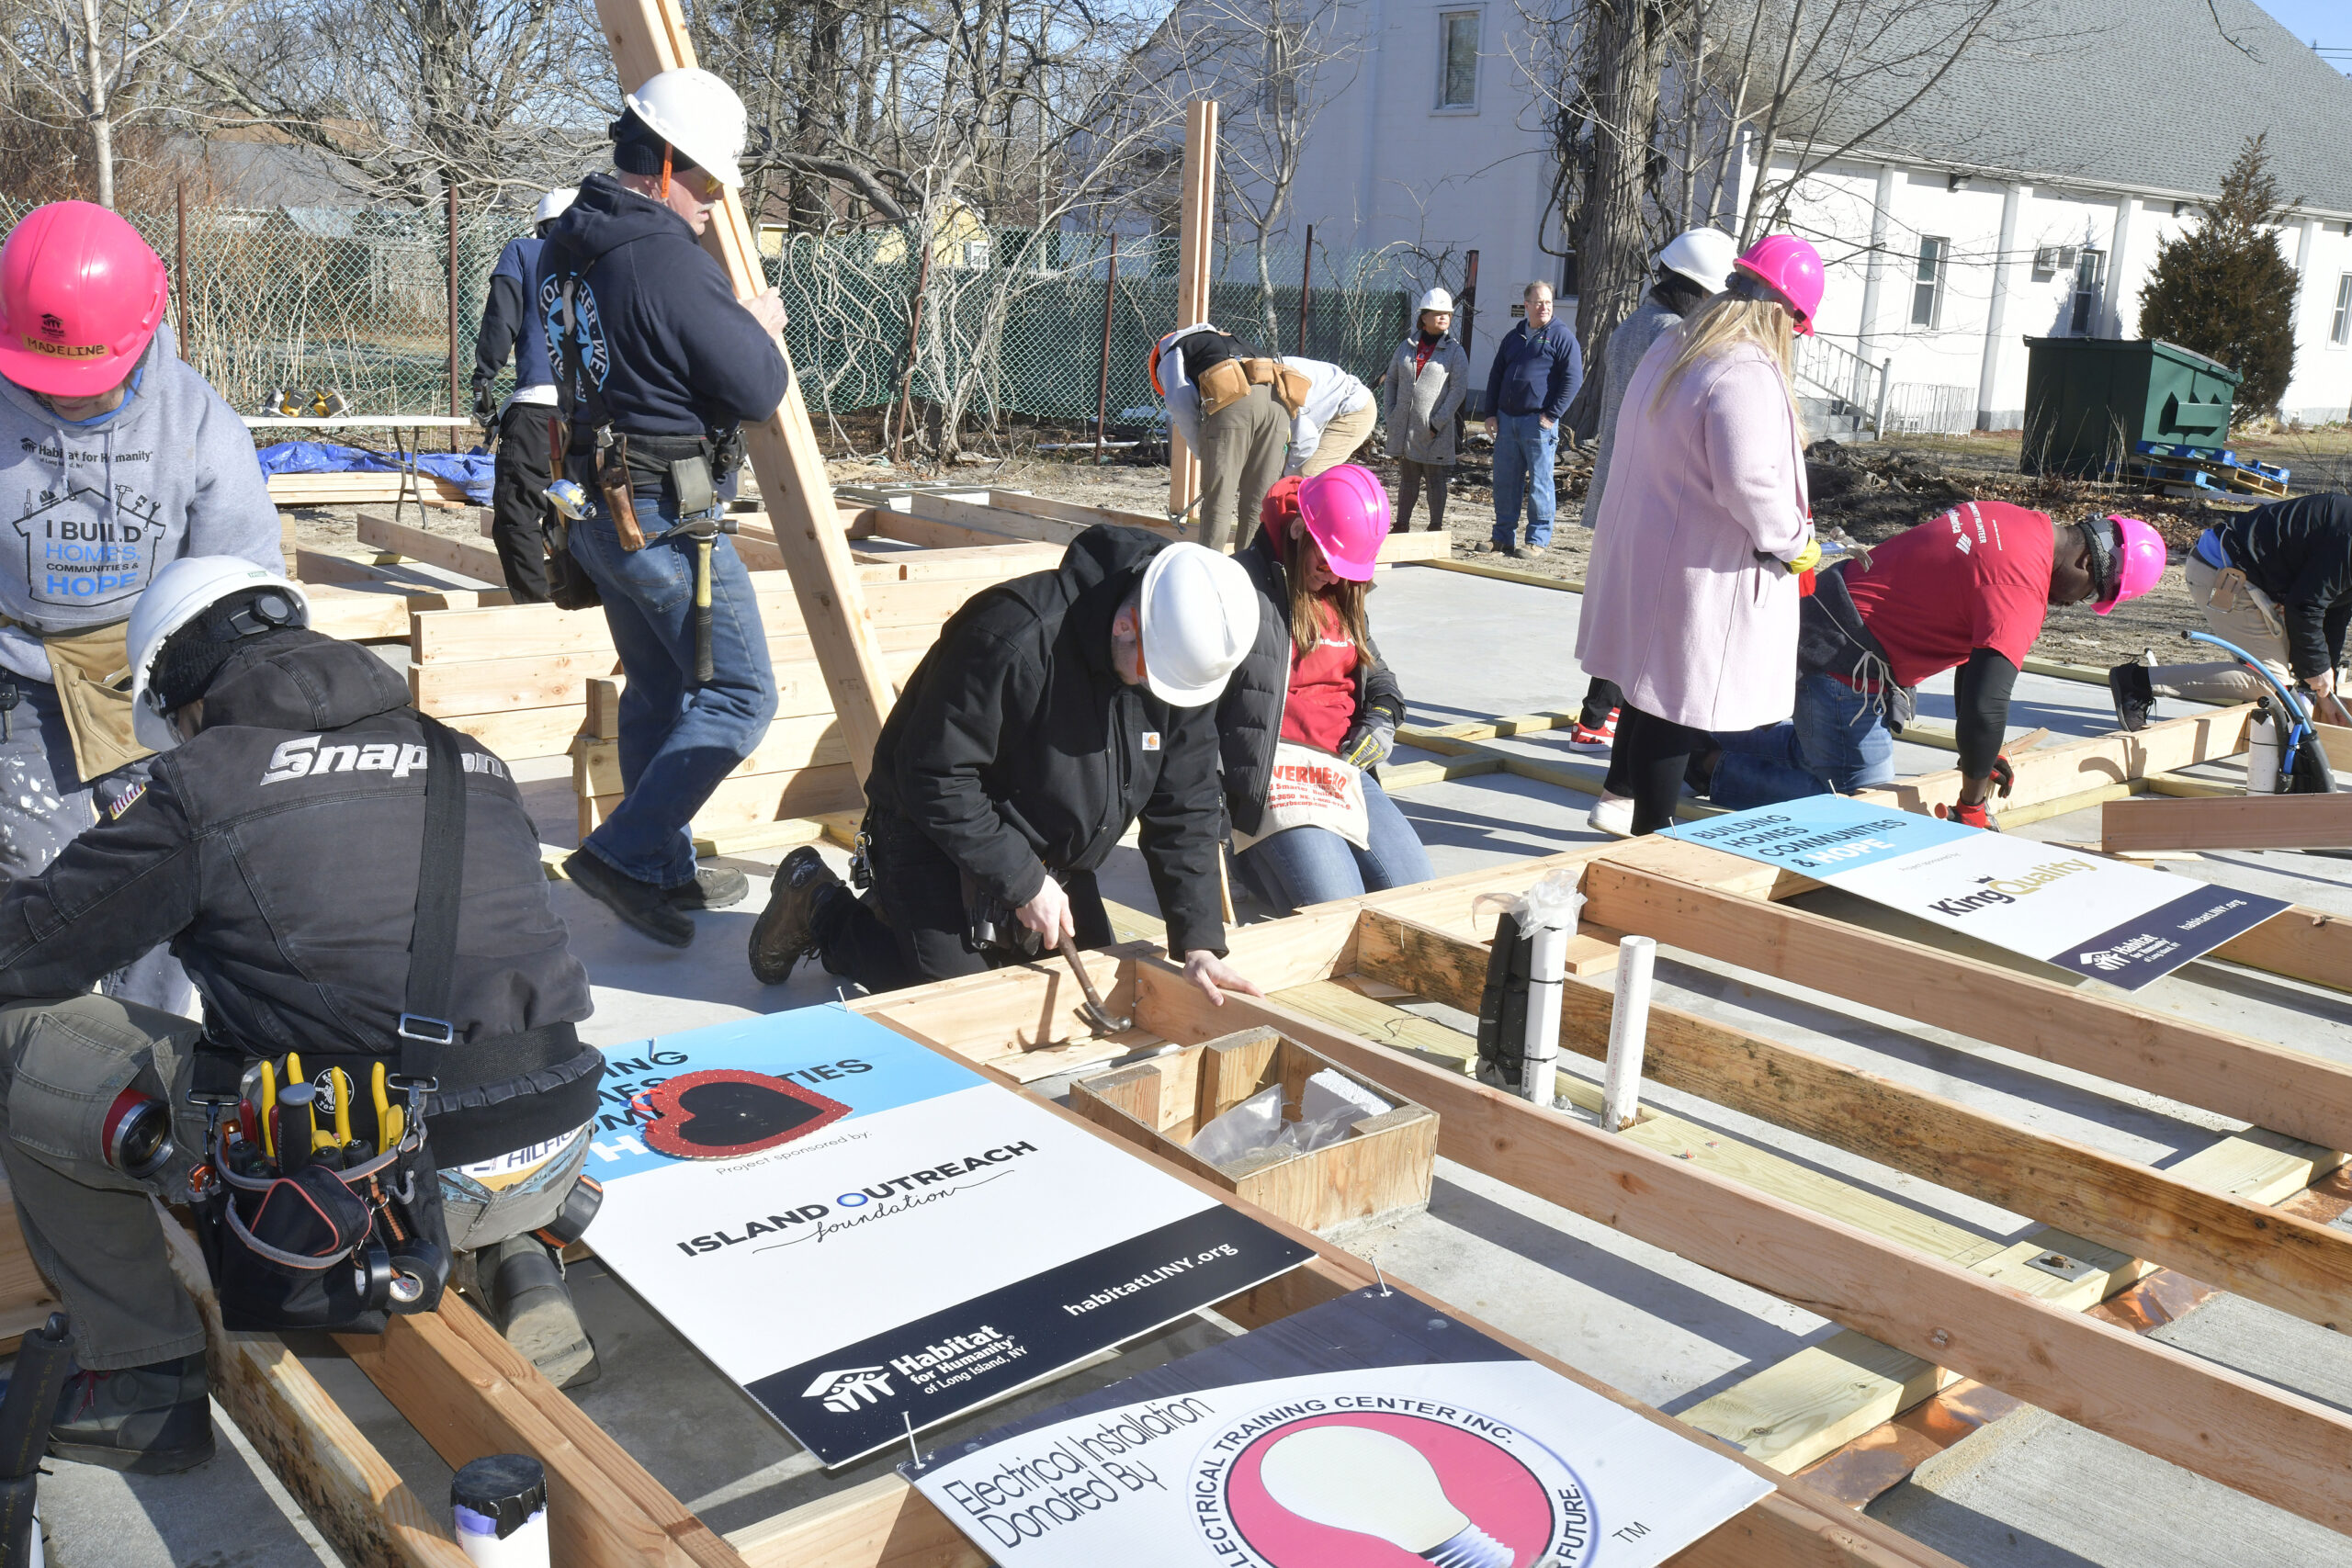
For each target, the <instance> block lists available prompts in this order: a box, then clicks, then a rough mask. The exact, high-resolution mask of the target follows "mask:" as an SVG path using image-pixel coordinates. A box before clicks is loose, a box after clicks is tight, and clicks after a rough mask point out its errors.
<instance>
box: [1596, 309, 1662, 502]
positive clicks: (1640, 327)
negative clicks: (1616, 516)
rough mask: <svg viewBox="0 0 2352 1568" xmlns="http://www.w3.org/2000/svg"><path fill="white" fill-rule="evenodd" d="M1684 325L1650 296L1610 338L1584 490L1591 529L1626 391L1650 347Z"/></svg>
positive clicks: (1606, 477) (1607, 474)
mask: <svg viewBox="0 0 2352 1568" xmlns="http://www.w3.org/2000/svg"><path fill="white" fill-rule="evenodd" d="M1681 324H1682V318H1681V316H1679V314H1677V313H1676V312H1674V311H1672V310H1668V309H1667V308H1666V307H1665V306H1663V305H1661V304H1659V303H1658V302H1657V295H1656V294H1655V293H1650V294H1645V295H1643V296H1642V302H1641V303H1640V304H1639V305H1637V306H1635V307H1634V313H1633V314H1632V315H1630V316H1628V317H1626V318H1625V319H1624V320H1623V321H1620V322H1619V323H1618V324H1617V330H1616V331H1615V332H1613V333H1610V334H1609V346H1608V348H1607V349H1605V350H1604V351H1603V353H1602V360H1603V364H1602V366H1601V372H1600V373H1601V381H1600V434H1598V435H1597V436H1595V437H1594V440H1593V458H1592V483H1591V484H1589V485H1588V486H1586V487H1585V496H1584V523H1585V526H1586V527H1588V528H1591V527H1597V526H1599V525H1600V489H1601V486H1602V485H1604V484H1606V483H1607V482H1608V480H1609V443H1610V441H1611V438H1612V437H1614V436H1615V435H1616V434H1617V409H1618V406H1619V405H1620V404H1622V403H1623V402H1624V400H1625V388H1626V387H1627V386H1628V385H1629V384H1630V383H1631V382H1632V381H1633V379H1634V367H1636V366H1638V365H1640V364H1641V362H1642V355H1645V354H1647V353H1648V352H1649V351H1650V344H1654V343H1656V342H1657V340H1658V339H1659V338H1661V337H1664V336H1665V335H1666V334H1667V333H1670V332H1672V331H1673V330H1674V329H1675V328H1676V327H1679V326H1680V325H1681Z"/></svg>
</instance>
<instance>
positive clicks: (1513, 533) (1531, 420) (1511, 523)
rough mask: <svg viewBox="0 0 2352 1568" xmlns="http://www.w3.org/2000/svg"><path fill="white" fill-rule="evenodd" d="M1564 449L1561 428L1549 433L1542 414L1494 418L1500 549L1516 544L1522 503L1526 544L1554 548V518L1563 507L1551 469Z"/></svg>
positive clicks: (1496, 539)
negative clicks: (1553, 515)
mask: <svg viewBox="0 0 2352 1568" xmlns="http://www.w3.org/2000/svg"><path fill="white" fill-rule="evenodd" d="M1559 445H1560V429H1559V426H1557V425H1554V426H1553V427H1552V428H1551V429H1549V430H1546V429H1544V419H1543V416H1542V415H1540V414H1532V413H1506V414H1498V415H1496V416H1495V532H1494V541H1495V548H1497V549H1498V550H1507V549H1509V548H1510V547H1511V546H1512V545H1513V544H1514V543H1516V542H1517V540H1518V538H1519V509H1520V503H1521V501H1524V502H1526V504H1527V542H1528V543H1529V544H1530V545H1532V546H1533V547H1535V548H1537V549H1539V550H1540V549H1542V548H1544V547H1545V546H1547V545H1549V544H1550V543H1551V542H1552V514H1553V513H1554V512H1555V511H1556V510H1557V509H1558V504H1559V493H1558V491H1557V490H1556V488H1555V481H1554V479H1553V474H1552V468H1553V460H1554V458H1555V457H1556V456H1557V454H1558V451H1559Z"/></svg>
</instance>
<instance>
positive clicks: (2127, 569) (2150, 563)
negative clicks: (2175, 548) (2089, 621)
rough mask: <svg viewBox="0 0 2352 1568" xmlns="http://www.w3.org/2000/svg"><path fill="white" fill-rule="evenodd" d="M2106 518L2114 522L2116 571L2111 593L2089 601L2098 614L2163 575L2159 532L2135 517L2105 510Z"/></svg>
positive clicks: (2153, 583)
mask: <svg viewBox="0 0 2352 1568" xmlns="http://www.w3.org/2000/svg"><path fill="white" fill-rule="evenodd" d="M2106 521H2108V522H2109V523H2111V524H2113V525H2115V545H2116V550H2115V553H2116V572H2115V592H2113V593H2110V594H2109V595H2108V596H2107V597H2106V598H2104V599H2099V600H2095V601H2094V602H2093V603H2092V604H2091V608H2092V609H2093V610H2095V611H2097V612H2098V614H2100V615H2106V614H2108V613H2109V611H2111V610H2113V609H2114V608H2115V607H2116V606H2117V605H2118V604H2122V603H2123V601H2125V600H2126V599H2137V598H2138V597H2139V596H2140V595H2141V594H2143V593H2145V592H2147V591H2148V590H2149V589H2151V588H2154V586H2155V585H2156V580H2157V579H2158V578H2160V577H2162V576H2164V574H2165V540H2164V536H2163V535H2161V534H2159V533H2157V532H2156V531H2155V530H2154V528H2152V527H2150V526H2149V525H2147V524H2145V523H2143V522H2141V521H2140V520H2139V519H2138V518H2137V517H2126V516H2124V515H2123V514H2122V513H2114V512H2110V513H2108V515H2107V518H2106Z"/></svg>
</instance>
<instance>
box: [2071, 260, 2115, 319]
mask: <svg viewBox="0 0 2352 1568" xmlns="http://www.w3.org/2000/svg"><path fill="white" fill-rule="evenodd" d="M2106 287H2107V253H2106V252H2105V251H2094V250H2092V249H2090V248H2089V247H2087V246H2086V247H2085V248H2084V249H2083V251H2082V253H2081V254H2079V255H2078V256H2077V257H2076V258H2075V294H2074V302H2073V309H2072V310H2070V311H2069V312H2068V314H2067V321H2066V331H2067V333H2068V334H2069V335H2070V336H2074V337H2089V336H2090V335H2092V333H2095V332H2096V331H2098V302H2099V296H2100V295H2101V294H2102V293H2103V292H2104V291H2105V289H2106Z"/></svg>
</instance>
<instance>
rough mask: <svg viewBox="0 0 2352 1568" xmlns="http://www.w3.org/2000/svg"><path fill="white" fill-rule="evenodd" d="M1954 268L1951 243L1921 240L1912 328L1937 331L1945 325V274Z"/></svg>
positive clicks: (1925, 236) (1923, 237)
mask: <svg viewBox="0 0 2352 1568" xmlns="http://www.w3.org/2000/svg"><path fill="white" fill-rule="evenodd" d="M1950 265H1951V241H1950V240H1946V239H1939V238H1938V237H1936V236H1935V235H1932V234H1922V235H1920V236H1919V269H1918V271H1917V273H1916V274H1914V275H1913V281H1912V284H1911V324H1912V325H1913V326H1915V327H1926V328H1928V330H1929V331H1931V332H1932V331H1933V330H1934V329H1936V328H1937V327H1939V326H1941V325H1942V324H1943V315H1944V272H1945V269H1946V268H1947V267H1949V266H1950Z"/></svg>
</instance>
